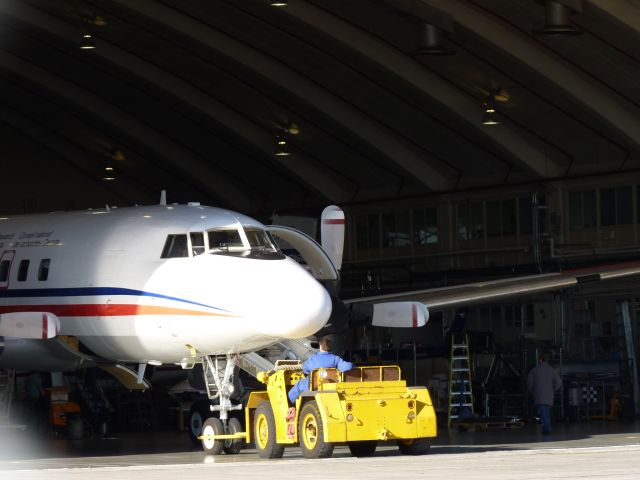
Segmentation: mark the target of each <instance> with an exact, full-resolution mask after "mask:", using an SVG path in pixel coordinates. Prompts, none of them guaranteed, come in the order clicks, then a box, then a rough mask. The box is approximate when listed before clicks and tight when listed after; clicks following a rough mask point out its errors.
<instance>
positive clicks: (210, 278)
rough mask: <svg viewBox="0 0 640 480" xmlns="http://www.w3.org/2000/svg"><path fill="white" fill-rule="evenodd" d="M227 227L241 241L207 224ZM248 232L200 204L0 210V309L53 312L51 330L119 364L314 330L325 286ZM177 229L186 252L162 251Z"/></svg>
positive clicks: (166, 359)
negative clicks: (5, 213) (1, 266)
mask: <svg viewBox="0 0 640 480" xmlns="http://www.w3.org/2000/svg"><path fill="white" fill-rule="evenodd" d="M225 229H226V230H229V231H239V232H240V238H241V240H242V242H244V247H243V246H235V247H233V248H229V247H227V246H226V245H227V244H224V243H218V244H216V245H217V247H220V246H221V245H222V248H212V247H213V245H210V244H209V242H208V241H207V240H208V239H209V238H211V240H210V242H213V241H214V240H213V238H214V237H208V236H207V235H208V233H207V232H210V231H214V232H215V231H218V230H225ZM245 231H246V232H245ZM251 231H255V232H258V233H260V232H263V231H264V226H263V225H262V224H260V223H259V222H257V221H255V220H253V219H251V218H249V217H246V216H243V215H240V214H237V213H235V212H230V211H227V210H221V209H217V208H212V207H204V206H199V205H173V206H160V205H158V206H151V207H133V208H118V209H110V210H102V209H101V210H89V211H84V212H69V213H51V214H43V215H23V216H15V217H8V218H6V219H4V218H3V219H2V220H0V254H1V255H2V257H0V262H1V261H2V260H5V262H6V260H10V270H9V272H8V277H7V278H6V281H5V282H1V281H0V313H10V312H18V311H33V312H50V313H53V314H55V315H56V316H57V317H58V318H59V319H60V327H61V329H60V334H61V335H70V336H75V337H77V338H78V339H79V340H80V341H81V342H82V343H83V344H84V345H86V346H87V347H88V348H89V349H90V350H91V351H93V352H94V353H95V354H97V355H99V356H101V357H103V358H106V359H109V360H112V361H118V362H137V363H145V362H162V363H180V362H181V361H182V360H183V359H185V358H189V357H190V356H192V355H193V353H194V352H196V354H197V355H198V356H201V355H217V354H227V353H236V352H246V351H252V350H256V349H259V348H261V347H264V346H267V345H269V344H271V343H274V342H275V341H277V340H278V339H282V338H302V337H305V336H308V335H312V334H313V333H315V332H316V331H318V330H319V329H320V328H321V327H322V326H324V324H325V323H326V322H327V320H328V318H329V315H330V313H331V300H330V298H329V296H328V294H327V292H326V291H325V289H324V287H322V285H320V283H318V282H317V281H316V280H315V279H314V278H313V277H312V276H311V275H310V274H309V273H308V272H307V271H306V270H305V269H304V268H302V267H301V266H300V265H299V264H297V263H296V262H295V261H293V260H291V259H289V258H288V257H285V256H283V255H281V254H280V253H279V252H278V251H277V250H273V251H267V252H265V251H264V248H262V247H261V248H258V249H251V248H247V246H249V244H250V243H252V242H253V240H250V232H251ZM192 234H193V235H192ZM182 235H186V238H188V245H185V246H186V247H188V252H187V253H184V255H187V256H177V257H176V256H174V257H171V256H169V258H161V257H162V255H163V252H164V253H166V250H167V247H166V245H167V244H168V243H169V240H168V238H169V237H170V236H180V238H181V239H182V237H181V236H182ZM192 237H193V238H192ZM202 238H204V239H205V245H204V246H200V242H201V239H202ZM215 238H216V239H217V238H218V237H215ZM198 239H200V240H198ZM216 241H217V240H216ZM229 245H231V243H229ZM196 250H197V253H198V254H197V255H196V254H194V252H196ZM26 260H28V261H29V263H28V268H27V269H26V270H27V272H26V275H25V272H24V270H25V268H24V263H25V262H24V261H26ZM43 260H45V263H44V266H46V260H49V262H48V274H47V275H45V276H46V280H42V279H39V277H42V276H43V275H41V273H42V272H41V270H42V268H44V267H43V262H42V261H43ZM21 270H22V272H21ZM0 280H1V279H0Z"/></svg>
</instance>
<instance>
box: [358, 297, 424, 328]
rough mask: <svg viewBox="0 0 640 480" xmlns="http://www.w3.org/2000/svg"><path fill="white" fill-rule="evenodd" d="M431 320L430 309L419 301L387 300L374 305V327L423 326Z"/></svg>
mask: <svg viewBox="0 0 640 480" xmlns="http://www.w3.org/2000/svg"><path fill="white" fill-rule="evenodd" d="M428 320H429V310H428V309H427V306H426V305H425V304H423V303H418V302H387V303H376V304H374V305H373V320H372V321H371V325H373V326H374V327H406V328H416V327H423V326H424V325H426V324H427V321H428Z"/></svg>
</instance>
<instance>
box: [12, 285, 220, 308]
mask: <svg viewBox="0 0 640 480" xmlns="http://www.w3.org/2000/svg"><path fill="white" fill-rule="evenodd" d="M105 295H106V296H109V295H112V296H121V295H130V296H135V297H155V298H164V299H166V300H174V301H176V302H182V303H188V304H191V305H197V306H199V307H207V308H212V309H214V310H220V311H222V312H228V310H225V309H223V308H218V307H213V306H211V305H206V304H204V303H198V302H193V301H191V300H185V299H184V298H177V297H170V296H168V295H162V294H159V293H151V292H144V291H142V290H132V289H130V288H115V287H76V288H25V289H7V290H0V298H3V297H4V298H17V297H32V298H38V297H90V296H105Z"/></svg>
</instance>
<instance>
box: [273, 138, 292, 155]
mask: <svg viewBox="0 0 640 480" xmlns="http://www.w3.org/2000/svg"><path fill="white" fill-rule="evenodd" d="M273 154H274V155H275V156H277V157H286V156H289V155H291V152H290V151H289V145H287V140H286V139H285V138H284V133H280V134H278V135H276V149H275V150H274V152H273Z"/></svg>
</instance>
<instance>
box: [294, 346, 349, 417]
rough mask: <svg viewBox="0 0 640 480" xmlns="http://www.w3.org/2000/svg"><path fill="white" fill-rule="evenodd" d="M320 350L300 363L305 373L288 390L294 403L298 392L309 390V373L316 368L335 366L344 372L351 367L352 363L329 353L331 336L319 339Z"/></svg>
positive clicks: (298, 394)
mask: <svg viewBox="0 0 640 480" xmlns="http://www.w3.org/2000/svg"><path fill="white" fill-rule="evenodd" d="M319 343H320V351H319V352H317V353H316V354H314V355H312V356H311V357H309V358H308V359H307V361H306V362H304V363H303V364H302V371H303V372H304V374H305V375H307V376H306V377H304V378H301V379H300V380H298V382H297V383H296V384H295V385H294V386H293V387H291V390H289V401H290V402H291V403H292V404H293V405H295V404H296V399H297V398H298V397H299V396H300V394H301V393H302V392H304V391H306V390H309V373H311V371H313V370H315V369H316V368H337V369H338V370H339V371H341V372H346V371H347V370H351V369H352V368H353V363H351V362H347V361H345V360H343V359H342V358H340V357H339V356H337V355H334V354H333V353H331V337H330V336H328V335H326V336H324V337H322V338H321V339H320V341H319Z"/></svg>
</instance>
